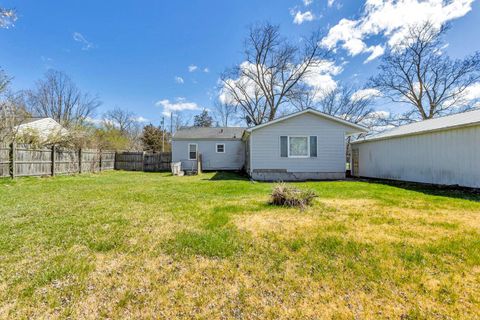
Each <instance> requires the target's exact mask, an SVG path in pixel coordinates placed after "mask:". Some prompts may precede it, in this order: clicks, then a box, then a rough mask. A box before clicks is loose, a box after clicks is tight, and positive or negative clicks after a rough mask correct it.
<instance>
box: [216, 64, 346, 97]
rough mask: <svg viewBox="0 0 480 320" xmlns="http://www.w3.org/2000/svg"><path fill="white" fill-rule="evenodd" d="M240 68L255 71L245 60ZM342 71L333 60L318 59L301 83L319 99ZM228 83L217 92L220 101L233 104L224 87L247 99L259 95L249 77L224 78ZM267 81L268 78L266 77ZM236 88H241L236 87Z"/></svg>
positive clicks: (330, 88) (252, 65) (254, 67)
mask: <svg viewBox="0 0 480 320" xmlns="http://www.w3.org/2000/svg"><path fill="white" fill-rule="evenodd" d="M240 68H241V69H242V70H244V71H243V73H247V72H249V70H251V72H253V73H256V66H255V65H254V64H252V63H249V62H247V61H245V62H243V63H242V64H240ZM342 71H343V68H342V67H341V66H337V65H336V64H335V63H334V62H333V61H329V60H318V61H316V63H313V64H312V66H311V67H310V68H309V70H308V73H307V75H306V76H305V78H304V79H303V83H304V84H306V85H307V86H309V87H310V88H311V89H312V92H314V94H315V95H316V96H315V97H314V98H315V99H320V98H321V96H322V95H323V94H324V93H326V92H329V91H331V90H333V89H335V88H336V87H337V82H336V81H335V80H334V79H333V77H334V76H336V75H338V74H340V73H341V72H342ZM226 81H227V83H228V84H225V85H224V88H222V89H221V90H220V92H219V97H218V98H219V100H220V101H221V102H222V103H232V104H235V102H234V101H235V100H234V99H233V98H232V93H231V92H230V91H229V90H227V89H226V88H228V87H230V88H236V95H237V96H238V97H239V98H240V99H245V100H246V99H247V97H252V96H255V93H259V94H260V95H261V90H260V88H259V86H258V85H257V84H256V83H255V82H254V81H253V80H251V79H250V78H249V77H246V76H241V77H239V78H237V79H228V80H226ZM267 82H268V79H267ZM238 88H241V90H240V89H238Z"/></svg>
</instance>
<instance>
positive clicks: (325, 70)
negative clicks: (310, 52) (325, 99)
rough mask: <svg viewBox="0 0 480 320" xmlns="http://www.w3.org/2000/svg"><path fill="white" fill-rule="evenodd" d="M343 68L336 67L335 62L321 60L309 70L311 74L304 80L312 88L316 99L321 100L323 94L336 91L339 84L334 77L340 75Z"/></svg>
mask: <svg viewBox="0 0 480 320" xmlns="http://www.w3.org/2000/svg"><path fill="white" fill-rule="evenodd" d="M342 71H343V68H342V67H340V66H337V65H335V63H334V62H333V61H329V60H319V61H317V62H316V63H315V64H313V66H312V67H311V68H310V69H309V73H308V74H307V76H306V77H305V79H304V82H305V84H307V85H308V86H310V87H312V90H313V92H315V95H316V96H315V99H317V100H318V99H320V98H321V97H322V96H323V94H325V93H326V92H329V91H331V90H334V89H335V88H336V87H337V82H336V81H335V79H333V77H334V76H336V75H338V74H340V73H341V72H342Z"/></svg>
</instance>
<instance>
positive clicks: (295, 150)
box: [280, 136, 317, 158]
mask: <svg viewBox="0 0 480 320" xmlns="http://www.w3.org/2000/svg"><path fill="white" fill-rule="evenodd" d="M280 157H282V158H316V157H317V136H281V137H280Z"/></svg>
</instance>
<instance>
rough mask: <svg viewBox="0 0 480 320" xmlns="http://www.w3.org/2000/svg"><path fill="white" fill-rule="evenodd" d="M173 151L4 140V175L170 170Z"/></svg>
mask: <svg viewBox="0 0 480 320" xmlns="http://www.w3.org/2000/svg"><path fill="white" fill-rule="evenodd" d="M171 161H172V154H171V153H170V152H162V153H152V154H147V153H144V152H115V151H105V150H95V149H80V150H73V149H65V148H59V147H55V146H52V147H34V146H31V145H28V144H6V143H0V177H12V178H14V177H26V176H47V175H50V176H54V175H64V174H74V173H84V172H85V173H86V172H98V171H103V170H113V169H117V170H127V171H150V172H155V171H166V170H170V162H171Z"/></svg>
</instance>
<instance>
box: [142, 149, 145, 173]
mask: <svg viewBox="0 0 480 320" xmlns="http://www.w3.org/2000/svg"><path fill="white" fill-rule="evenodd" d="M142 172H145V151H143V152H142Z"/></svg>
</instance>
